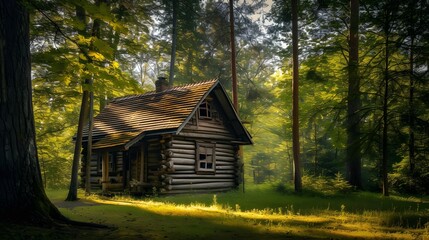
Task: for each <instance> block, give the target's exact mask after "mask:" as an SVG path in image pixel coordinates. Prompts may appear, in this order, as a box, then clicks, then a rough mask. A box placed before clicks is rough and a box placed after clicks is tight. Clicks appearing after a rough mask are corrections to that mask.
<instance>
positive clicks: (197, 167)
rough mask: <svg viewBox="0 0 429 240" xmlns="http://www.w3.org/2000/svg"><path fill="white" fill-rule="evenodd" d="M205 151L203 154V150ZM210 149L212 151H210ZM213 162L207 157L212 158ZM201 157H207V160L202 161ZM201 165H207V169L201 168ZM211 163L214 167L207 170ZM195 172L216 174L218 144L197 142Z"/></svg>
mask: <svg viewBox="0 0 429 240" xmlns="http://www.w3.org/2000/svg"><path fill="white" fill-rule="evenodd" d="M203 148H204V149H205V153H204V154H202V153H201V150H202V149H203ZM208 149H211V151H210V150H208ZM208 151H210V152H211V160H207V156H210V154H208V153H210V152H208ZM201 155H205V156H206V157H205V159H201ZM201 163H205V164H206V165H205V166H206V167H201ZM209 163H211V164H212V165H211V166H212V167H211V168H207V166H208V164H209ZM195 172H196V173H197V174H215V173H216V143H207V142H196V143H195Z"/></svg>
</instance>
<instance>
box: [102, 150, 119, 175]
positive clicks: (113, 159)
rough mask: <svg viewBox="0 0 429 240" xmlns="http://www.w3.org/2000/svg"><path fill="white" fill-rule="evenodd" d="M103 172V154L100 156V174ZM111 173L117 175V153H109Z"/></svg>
mask: <svg viewBox="0 0 429 240" xmlns="http://www.w3.org/2000/svg"><path fill="white" fill-rule="evenodd" d="M102 171H103V154H102V153H100V154H98V172H99V173H101V172H102ZM109 173H116V152H109Z"/></svg>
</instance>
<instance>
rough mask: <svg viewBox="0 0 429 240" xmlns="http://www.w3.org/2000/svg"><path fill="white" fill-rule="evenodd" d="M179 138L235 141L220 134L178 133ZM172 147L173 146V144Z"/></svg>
mask: <svg viewBox="0 0 429 240" xmlns="http://www.w3.org/2000/svg"><path fill="white" fill-rule="evenodd" d="M179 135H180V136H184V137H193V138H203V139H216V140H228V141H232V140H235V138H233V137H231V136H229V135H222V134H213V133H210V132H198V133H195V132H184V131H182V132H180V133H179ZM173 146H174V144H173Z"/></svg>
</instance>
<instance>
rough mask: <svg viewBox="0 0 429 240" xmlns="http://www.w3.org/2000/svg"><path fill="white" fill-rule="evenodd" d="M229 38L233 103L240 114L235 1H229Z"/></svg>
mask: <svg viewBox="0 0 429 240" xmlns="http://www.w3.org/2000/svg"><path fill="white" fill-rule="evenodd" d="M229 36H230V44H231V76H232V103H233V105H234V108H235V111H236V112H237V113H238V86H237V85H238V83H237V66H236V64H237V60H236V53H235V52H236V51H235V30H234V0H229Z"/></svg>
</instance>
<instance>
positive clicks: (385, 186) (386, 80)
mask: <svg viewBox="0 0 429 240" xmlns="http://www.w3.org/2000/svg"><path fill="white" fill-rule="evenodd" d="M388 29H389V24H387V23H386V26H385V34H386V35H385V48H386V50H385V56H384V58H385V59H384V61H385V62H384V64H385V66H384V79H383V80H384V95H383V133H382V134H383V135H382V152H383V155H382V161H381V177H382V182H383V196H389V182H388V179H387V163H388V162H389V159H388V158H389V154H388V142H387V130H388V100H389V57H390V56H389V31H388Z"/></svg>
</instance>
